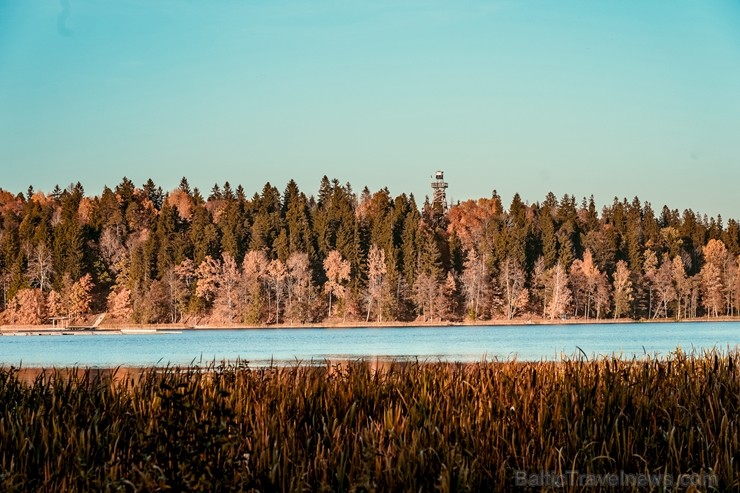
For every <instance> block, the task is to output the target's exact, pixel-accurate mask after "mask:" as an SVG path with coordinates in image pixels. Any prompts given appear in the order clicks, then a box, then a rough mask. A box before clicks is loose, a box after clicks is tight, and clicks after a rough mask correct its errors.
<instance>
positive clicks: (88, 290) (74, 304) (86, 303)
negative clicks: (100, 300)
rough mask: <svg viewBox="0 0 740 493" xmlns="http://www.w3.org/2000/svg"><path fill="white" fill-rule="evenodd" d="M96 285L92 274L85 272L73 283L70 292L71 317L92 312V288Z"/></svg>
mask: <svg viewBox="0 0 740 493" xmlns="http://www.w3.org/2000/svg"><path fill="white" fill-rule="evenodd" d="M94 287H95V284H94V283H93V280H92V276H91V275H90V274H85V275H84V276H82V277H81V278H79V279H78V280H77V281H76V282H75V283H74V284H73V285H72V288H71V290H70V293H69V312H70V317H71V318H73V319H74V318H77V317H79V316H80V315H84V314H87V313H89V312H90V304H91V303H92V290H93V288H94Z"/></svg>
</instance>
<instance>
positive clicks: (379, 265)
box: [0, 176, 740, 325]
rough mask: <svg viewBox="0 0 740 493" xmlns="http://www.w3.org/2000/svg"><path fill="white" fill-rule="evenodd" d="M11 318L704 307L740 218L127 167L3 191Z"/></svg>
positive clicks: (720, 290) (2, 235) (3, 262)
mask: <svg viewBox="0 0 740 493" xmlns="http://www.w3.org/2000/svg"><path fill="white" fill-rule="evenodd" d="M0 248H1V251H0V287H1V288H2V292H1V293H0V311H1V313H0V317H2V321H3V322H4V323H6V324H16V325H19V324H42V323H48V321H49V320H50V319H51V317H69V318H71V319H76V320H84V319H85V318H86V317H90V316H92V315H93V314H100V313H105V314H106V316H107V317H108V319H110V320H115V321H119V322H121V323H186V324H193V325H194V324H199V325H203V324H212V325H219V324H222V325H227V324H239V325H264V324H303V323H318V322H324V321H377V322H392V321H408V322H413V321H417V322H441V321H463V320H468V321H476V320H491V319H541V318H544V319H550V320H556V319H562V318H585V319H604V318H607V317H610V318H631V319H654V318H673V319H683V318H693V317H700V316H708V317H720V316H735V315H737V313H738V307H740V268H739V261H740V257H739V255H740V227H738V223H737V221H736V220H734V219H730V220H728V221H727V224H724V222H723V220H722V218H721V217H720V216H717V217H707V216H701V215H699V214H697V213H695V212H693V211H692V210H684V211H683V212H679V211H678V210H677V209H670V208H668V207H665V206H664V207H663V208H662V209H660V210H658V211H656V210H654V209H653V208H652V206H651V204H650V203H649V202H641V201H640V200H639V199H638V198H634V199H633V200H631V201H628V200H627V199H623V200H618V199H616V198H615V199H614V201H613V203H611V204H610V205H607V206H605V207H603V208H602V209H601V211H599V210H597V207H596V205H595V202H594V199H593V197H591V198H589V199H585V198H584V199H582V200H581V201H580V202H579V201H577V199H576V198H575V197H573V196H570V195H567V194H566V195H564V196H563V197H562V198H560V199H558V198H557V197H556V196H555V195H554V194H552V193H549V194H548V195H547V196H546V197H545V198H544V200H542V201H541V202H534V203H525V202H524V201H522V199H521V198H520V197H519V195H518V194H517V195H514V198H513V200H512V201H511V203H510V204H508V207H505V206H504V204H502V202H501V198H500V196H498V194H497V193H496V192H495V191H494V193H493V194H492V196H491V197H489V198H480V199H478V200H466V201H464V202H459V203H457V204H454V205H452V206H451V207H450V208H449V209H446V208H444V207H440V204H434V203H430V202H429V200H428V199H427V200H425V201H424V203H423V204H421V207H419V206H418V204H417V203H416V200H415V198H414V196H413V195H406V194H403V193H402V194H400V195H398V196H395V197H393V196H391V194H390V193H389V191H388V190H387V189H385V188H384V189H382V190H378V191H376V192H371V191H370V190H368V189H367V188H364V189H363V190H362V191H361V192H360V193H359V194H357V193H356V192H355V191H354V190H353V189H352V187H351V185H350V184H341V183H340V182H339V181H338V180H337V179H333V180H330V179H329V178H327V177H326V176H325V177H323V178H322V179H321V182H320V185H319V189H318V193H317V194H316V195H306V194H305V193H304V192H302V191H301V190H300V189H299V187H298V185H297V184H296V183H295V182H294V181H292V180H291V181H290V182H289V183H288V184H287V185H286V186H285V188H284V190H283V191H282V192H281V191H280V190H279V189H278V188H276V187H274V186H273V185H271V184H270V183H267V184H265V186H264V187H263V188H262V190H261V191H260V192H259V193H255V194H254V195H253V196H252V197H251V198H249V197H247V196H246V193H245V191H244V188H243V187H242V186H241V185H239V186H237V187H232V186H231V185H230V184H229V183H228V182H226V183H224V184H223V185H218V184H216V185H214V186H213V188H212V189H211V190H210V193H208V194H207V196H205V195H204V194H202V193H201V192H200V191H199V190H198V189H197V188H192V189H191V187H190V185H189V183H188V180H187V179H186V178H183V179H182V180H181V182H180V185H179V187H178V188H176V189H175V190H172V191H169V192H164V191H163V190H162V188H161V187H159V186H157V185H156V184H155V183H154V182H153V181H152V180H151V179H150V180H148V181H147V182H146V183H144V184H143V185H142V186H140V187H139V186H136V185H135V184H134V183H133V182H132V181H131V180H129V179H127V178H123V179H122V181H121V183H119V184H118V185H116V186H115V187H114V188H113V189H111V188H108V187H105V188H104V189H103V190H102V192H101V193H100V194H99V195H95V196H88V195H86V194H85V191H84V189H83V187H82V186H81V185H80V184H79V183H77V184H73V185H70V186H69V187H67V188H66V189H64V190H62V189H60V188H59V187H56V188H55V189H54V190H53V191H52V192H50V193H48V194H45V193H43V192H40V191H34V190H33V188H29V189H28V191H27V192H26V193H25V194H24V193H17V194H13V193H11V192H9V191H5V190H0Z"/></svg>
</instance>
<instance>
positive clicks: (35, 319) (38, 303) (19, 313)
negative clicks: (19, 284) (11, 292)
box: [7, 288, 46, 325]
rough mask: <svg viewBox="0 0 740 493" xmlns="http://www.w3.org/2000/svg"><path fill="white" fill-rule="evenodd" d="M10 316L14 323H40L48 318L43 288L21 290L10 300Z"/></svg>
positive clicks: (11, 321)
mask: <svg viewBox="0 0 740 493" xmlns="http://www.w3.org/2000/svg"><path fill="white" fill-rule="evenodd" d="M7 311H8V314H7V316H8V318H9V321H10V323H12V324H20V325H38V324H40V323H42V322H44V321H45V319H46V303H45V299H44V295H43V293H42V291H41V289H38V288H30V289H29V288H25V289H21V290H19V291H18V292H17V293H16V294H15V297H13V299H12V300H11V301H10V304H9V308H8V310H7Z"/></svg>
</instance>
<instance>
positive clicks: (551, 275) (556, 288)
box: [545, 262, 571, 320]
mask: <svg viewBox="0 0 740 493" xmlns="http://www.w3.org/2000/svg"><path fill="white" fill-rule="evenodd" d="M545 279H546V280H545V300H546V301H545V303H546V306H545V312H546V313H547V317H548V318H549V319H550V320H555V319H556V318H560V317H562V316H563V315H565V314H566V313H567V310H568V307H569V305H570V302H571V292H570V288H568V274H567V272H566V271H565V267H563V264H562V263H560V262H558V263H557V264H555V267H552V268H551V269H549V270H548V271H547V273H546V274H545Z"/></svg>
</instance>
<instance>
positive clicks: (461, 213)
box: [447, 198, 503, 249]
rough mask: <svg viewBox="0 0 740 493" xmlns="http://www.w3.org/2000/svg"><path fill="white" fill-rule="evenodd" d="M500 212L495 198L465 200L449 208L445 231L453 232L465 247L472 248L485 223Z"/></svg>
mask: <svg viewBox="0 0 740 493" xmlns="http://www.w3.org/2000/svg"><path fill="white" fill-rule="evenodd" d="M502 212H503V211H502V210H501V206H500V203H499V202H498V201H497V200H495V199H486V198H482V199H478V200H466V201H465V202H461V203H460V204H458V205H456V206H453V207H452V208H451V209H450V213H449V220H450V223H449V226H448V227H447V232H448V233H450V234H452V233H455V234H456V235H457V237H458V238H459V239H460V242H461V243H462V245H463V246H464V247H465V248H466V249H470V248H473V246H474V245H476V244H477V240H478V238H480V237H481V236H482V235H483V233H484V231H485V228H486V225H487V224H488V223H489V222H490V221H491V220H492V219H495V218H496V217H498V216H500V215H501V213H502Z"/></svg>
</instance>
